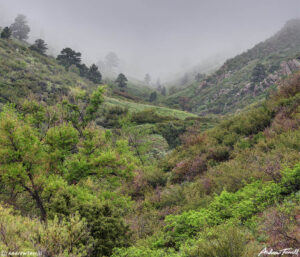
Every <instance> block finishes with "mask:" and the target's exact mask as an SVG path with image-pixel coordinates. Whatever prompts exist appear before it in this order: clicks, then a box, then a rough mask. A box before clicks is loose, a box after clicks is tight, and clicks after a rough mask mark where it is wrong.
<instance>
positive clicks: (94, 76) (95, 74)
mask: <svg viewBox="0 0 300 257" xmlns="http://www.w3.org/2000/svg"><path fill="white" fill-rule="evenodd" d="M88 79H89V80H91V81H93V82H94V83H98V84H99V83H101V79H102V76H101V73H100V72H99V70H98V67H97V65H95V64H93V65H92V66H91V67H90V68H89V71H88Z"/></svg>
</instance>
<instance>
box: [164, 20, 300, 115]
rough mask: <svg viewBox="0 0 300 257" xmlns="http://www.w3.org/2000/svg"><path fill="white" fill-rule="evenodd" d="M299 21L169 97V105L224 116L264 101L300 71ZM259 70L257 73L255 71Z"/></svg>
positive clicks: (287, 25)
mask: <svg viewBox="0 0 300 257" xmlns="http://www.w3.org/2000/svg"><path fill="white" fill-rule="evenodd" d="M299 49H300V20H296V19H295V20H290V21H289V22H287V23H286V24H285V26H284V27H283V28H282V29H281V30H280V31H279V32H278V33H276V35H274V36H273V37H271V38H269V39H267V40H266V41H264V42H262V43H259V44H257V45H256V46H255V47H253V48H252V49H250V50H248V51H246V52H244V53H242V54H240V55H238V56H236V57H234V58H232V59H229V60H227V61H226V62H225V63H224V64H223V66H222V67H220V68H219V69H218V70H217V71H216V72H215V73H213V74H211V75H209V76H207V77H206V78H204V79H203V80H202V81H201V82H198V83H197V82H194V83H193V84H191V85H190V86H188V87H186V88H184V89H183V90H181V91H179V92H176V93H175V94H172V95H170V96H169V97H168V98H167V100H166V103H167V104H168V105H169V106H172V107H177V108H178V107H181V108H182V109H185V110H190V111H192V112H194V113H201V114H205V113H215V114H225V113H230V112H235V111H237V110H240V109H243V108H244V107H245V106H248V105H249V104H251V103H253V102H256V101H258V100H261V99H264V98H265V97H266V96H267V95H268V94H269V93H268V92H269V91H270V90H273V89H274V85H276V82H278V81H279V79H280V78H281V77H283V76H287V75H289V74H291V73H292V72H294V71H297V70H299V69H300V60H299V59H297V58H298V57H299V51H300V50H299ZM255 69H256V71H255Z"/></svg>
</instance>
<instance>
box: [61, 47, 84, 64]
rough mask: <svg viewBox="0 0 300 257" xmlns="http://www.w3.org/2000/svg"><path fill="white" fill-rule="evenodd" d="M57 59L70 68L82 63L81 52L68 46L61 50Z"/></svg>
mask: <svg viewBox="0 0 300 257" xmlns="http://www.w3.org/2000/svg"><path fill="white" fill-rule="evenodd" d="M56 59H57V61H58V62H59V63H60V64H61V65H63V66H64V67H65V68H66V70H68V69H69V68H70V67H71V66H72V65H75V66H77V65H79V64H80V63H81V53H79V52H78V53H77V52H75V51H74V50H72V49H71V48H69V47H67V48H64V49H63V50H61V52H60V54H59V55H58V56H57V58H56Z"/></svg>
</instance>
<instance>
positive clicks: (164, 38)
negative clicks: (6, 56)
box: [0, 0, 300, 79]
mask: <svg viewBox="0 0 300 257" xmlns="http://www.w3.org/2000/svg"><path fill="white" fill-rule="evenodd" d="M19 13H23V14H25V15H26V16H27V17H28V21H29V24H30V26H31V28H32V30H31V34H30V40H31V41H32V40H34V39H36V38H43V39H45V40H46V41H47V43H48V45H49V46H50V48H51V49H52V52H53V53H57V52H58V51H59V50H60V49H62V48H63V47H66V46H69V47H72V48H74V50H77V51H80V52H82V54H83V59H84V61H85V62H87V63H92V62H95V63H96V62H98V60H99V59H101V58H102V59H103V58H104V56H105V55H106V54H107V53H108V52H110V51H113V52H116V53H117V55H118V56H119V58H120V59H121V60H122V63H123V66H122V67H123V69H124V72H126V73H128V75H131V76H135V77H138V78H140V79H142V78H143V76H144V74H145V73H150V74H151V75H152V77H153V78H158V77H161V78H162V79H166V78H168V77H169V76H170V75H171V74H175V73H178V72H180V71H184V70H185V69H187V68H190V67H192V66H193V65H196V64H199V63H201V62H203V61H204V60H207V59H208V58H211V57H215V56H223V58H225V57H228V56H232V55H234V54H237V53H240V52H242V51H244V50H246V49H248V48H250V47H252V46H253V45H254V44H256V43H258V42H260V41H262V40H264V39H266V38H267V37H269V36H271V35H273V34H274V33H275V32H276V31H277V30H279V29H280V28H281V27H282V26H283V25H284V23H285V22H286V21H287V20H288V19H291V18H296V17H300V1H299V0H285V1H282V0H243V1H241V0H226V1H224V0H51V1H50V0H26V1H24V0H9V1H7V0H0V26H4V25H9V24H10V23H11V22H12V21H13V19H14V17H15V16H16V15H17V14H19Z"/></svg>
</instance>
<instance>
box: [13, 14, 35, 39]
mask: <svg viewBox="0 0 300 257" xmlns="http://www.w3.org/2000/svg"><path fill="white" fill-rule="evenodd" d="M27 23H28V22H27V18H26V16H25V15H23V14H19V15H18V16H17V17H16V18H15V21H14V23H13V24H11V26H10V30H11V32H12V35H13V37H15V38H17V39H19V40H21V41H24V40H26V39H28V34H29V32H30V27H29V26H28V24H27Z"/></svg>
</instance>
